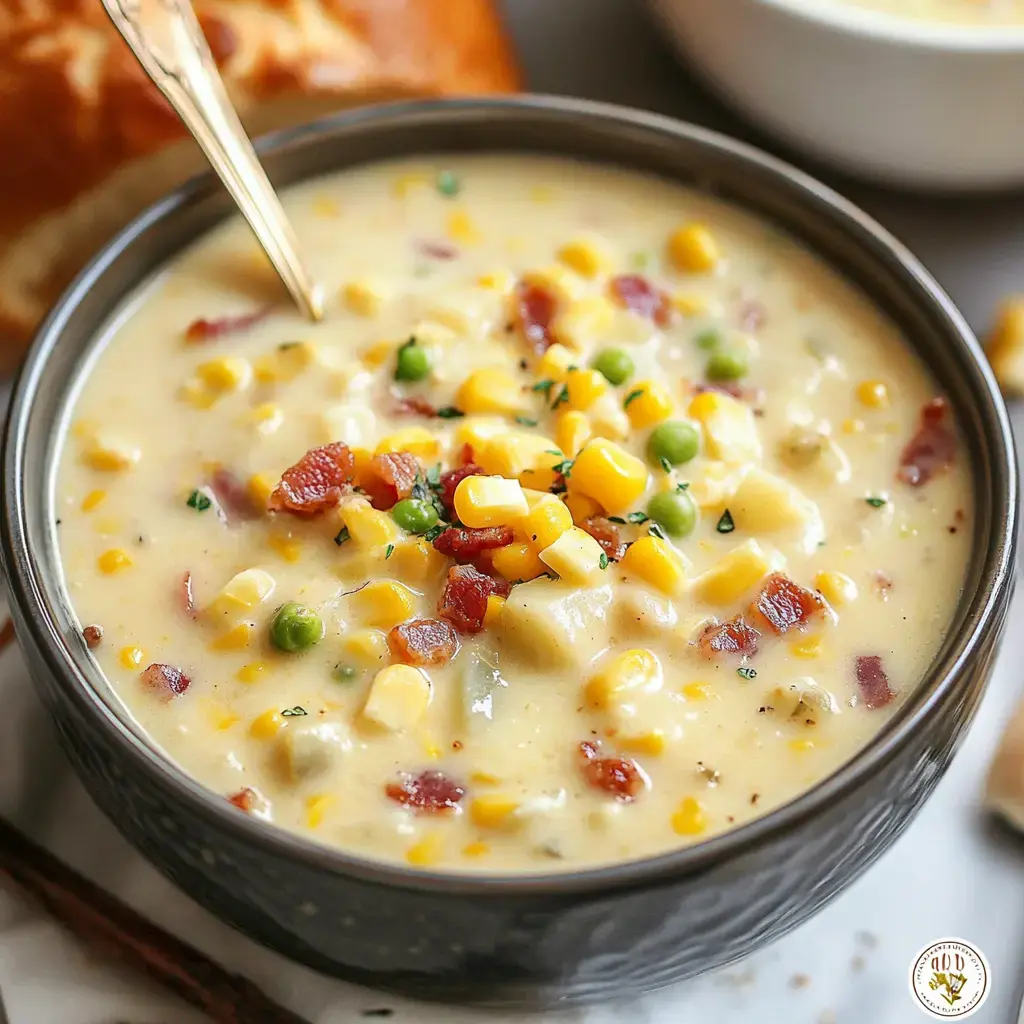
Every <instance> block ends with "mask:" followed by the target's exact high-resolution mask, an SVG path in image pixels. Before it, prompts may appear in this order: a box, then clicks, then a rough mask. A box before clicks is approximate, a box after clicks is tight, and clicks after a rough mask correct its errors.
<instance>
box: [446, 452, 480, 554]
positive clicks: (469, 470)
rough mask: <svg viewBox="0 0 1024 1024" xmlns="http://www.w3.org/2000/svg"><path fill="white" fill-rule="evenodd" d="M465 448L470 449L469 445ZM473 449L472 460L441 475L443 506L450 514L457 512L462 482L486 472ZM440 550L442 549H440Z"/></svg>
mask: <svg viewBox="0 0 1024 1024" xmlns="http://www.w3.org/2000/svg"><path fill="white" fill-rule="evenodd" d="M465 447H467V448H469V445H466V446H465ZM472 452H473V450H472V448H470V452H469V454H470V460H469V462H466V463H465V464H464V465H462V466H459V468H458V469H449V470H448V472H447V473H442V474H441V504H442V505H444V507H445V508H446V509H447V510H448V514H449V515H452V514H453V513H454V512H455V488H456V487H458V486H459V483H460V481H462V480H465V479H466V477H467V476H483V475H484V471H483V469H481V468H480V467H479V466H478V465H477V464H476V463H475V462H473V459H472ZM439 550H440V549H439Z"/></svg>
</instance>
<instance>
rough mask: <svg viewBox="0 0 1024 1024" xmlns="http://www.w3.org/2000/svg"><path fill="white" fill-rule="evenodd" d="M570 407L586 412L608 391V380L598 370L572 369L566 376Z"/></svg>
mask: <svg viewBox="0 0 1024 1024" xmlns="http://www.w3.org/2000/svg"><path fill="white" fill-rule="evenodd" d="M565 386H566V390H567V392H568V395H569V399H568V402H567V403H566V404H567V405H568V406H569V408H570V409H573V410H576V411H577V412H586V410H587V409H589V408H590V407H591V406H592V405H593V404H594V403H595V402H596V401H597V400H598V399H599V398H600V397H601V396H602V395H603V394H605V393H606V392H607V391H608V381H607V380H605V378H604V376H603V375H602V374H600V373H598V372H597V370H581V369H576V370H570V371H569V373H568V375H567V376H566V378H565Z"/></svg>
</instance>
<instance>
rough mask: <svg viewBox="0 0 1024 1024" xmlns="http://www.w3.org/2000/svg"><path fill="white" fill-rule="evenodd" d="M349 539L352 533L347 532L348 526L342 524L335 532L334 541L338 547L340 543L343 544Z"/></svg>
mask: <svg viewBox="0 0 1024 1024" xmlns="http://www.w3.org/2000/svg"><path fill="white" fill-rule="evenodd" d="M351 539H352V535H351V534H350V533H349V532H348V527H347V526H343V527H342V528H341V529H340V530H339V531H338V532H337V534H335V537H334V543H335V544H337V545H338V547H339V548H340V547H341V545H342V544H344V543H345V542H346V541H349V540H351Z"/></svg>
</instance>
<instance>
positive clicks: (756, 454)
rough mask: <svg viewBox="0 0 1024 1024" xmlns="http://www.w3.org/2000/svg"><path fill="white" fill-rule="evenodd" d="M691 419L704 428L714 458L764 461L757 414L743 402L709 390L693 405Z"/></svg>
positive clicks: (734, 460) (730, 460) (695, 399)
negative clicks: (756, 420) (755, 416)
mask: <svg viewBox="0 0 1024 1024" xmlns="http://www.w3.org/2000/svg"><path fill="white" fill-rule="evenodd" d="M690 416H691V417H692V418H693V419H695V420H697V421H698V422H699V423H700V424H701V426H702V427H703V428H704V440H705V444H706V447H707V452H708V455H709V456H710V457H711V458H713V459H722V460H723V461H724V462H733V463H741V462H758V461H759V460H760V459H761V439H760V437H759V436H758V433H757V423H756V422H755V420H754V413H753V412H752V410H751V409H750V408H749V406H746V405H744V404H743V402H741V401H739V400H738V399H736V398H733V397H732V396H731V395H725V394H722V393H720V392H718V391H705V392H703V393H702V394H699V395H695V396H694V398H693V400H692V401H691V402H690Z"/></svg>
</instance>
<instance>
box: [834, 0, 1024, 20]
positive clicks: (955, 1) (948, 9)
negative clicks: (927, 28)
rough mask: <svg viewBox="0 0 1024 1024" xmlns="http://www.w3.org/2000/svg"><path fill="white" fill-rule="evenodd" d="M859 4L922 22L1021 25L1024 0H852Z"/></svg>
mask: <svg viewBox="0 0 1024 1024" xmlns="http://www.w3.org/2000/svg"><path fill="white" fill-rule="evenodd" d="M852 2H853V3H855V4H856V5H857V6H858V7H869V8H871V9H872V10H877V11H885V12H886V13H888V14H896V15H899V16H901V17H905V18H916V19H923V20H925V21H952V22H962V23H963V24H966V25H977V26H982V25H984V26H993V25H1020V24H1022V23H1024V0H852Z"/></svg>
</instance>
